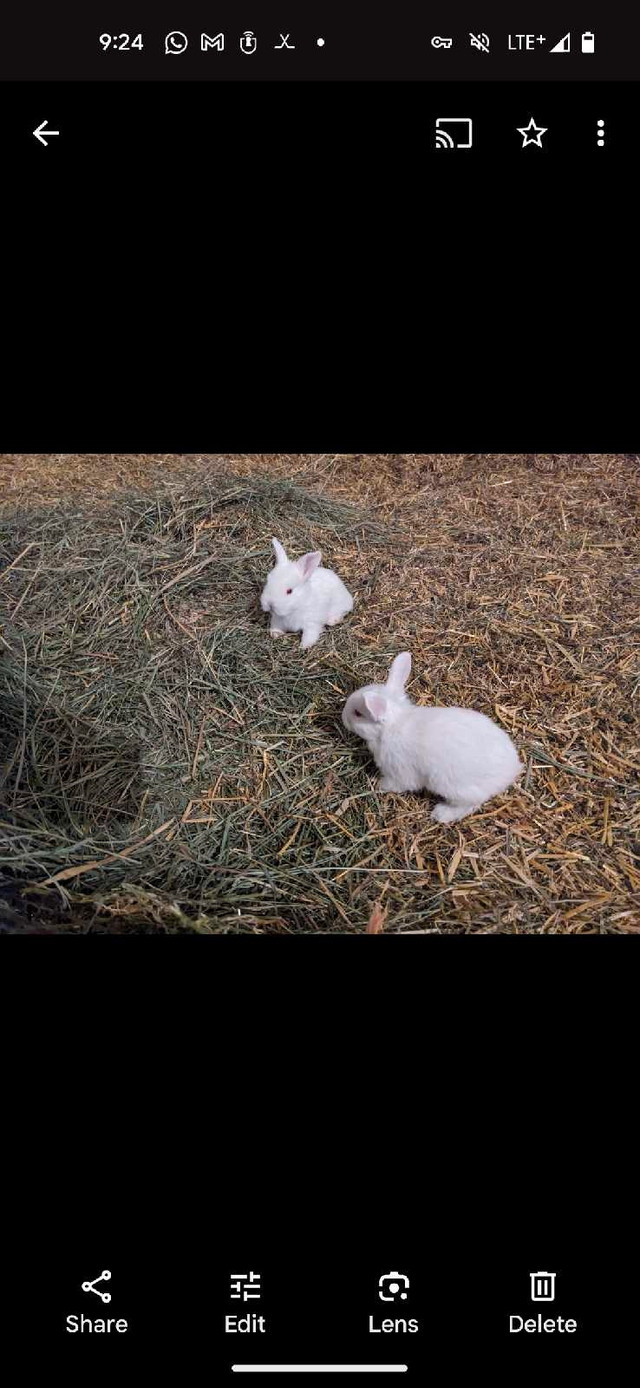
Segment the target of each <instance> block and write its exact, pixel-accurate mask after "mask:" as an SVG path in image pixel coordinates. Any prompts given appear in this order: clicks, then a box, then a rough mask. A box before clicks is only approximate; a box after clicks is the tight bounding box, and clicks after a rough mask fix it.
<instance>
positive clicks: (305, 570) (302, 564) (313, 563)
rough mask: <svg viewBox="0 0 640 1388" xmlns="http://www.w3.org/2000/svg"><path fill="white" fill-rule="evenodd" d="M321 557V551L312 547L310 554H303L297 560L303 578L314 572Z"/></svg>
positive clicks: (309, 576)
mask: <svg viewBox="0 0 640 1388" xmlns="http://www.w3.org/2000/svg"><path fill="white" fill-rule="evenodd" d="M321 559H322V553H321V551H320V550H319V549H314V550H313V551H312V552H311V553H310V554H303V556H302V558H301V559H299V560H298V568H299V569H300V570H301V572H302V577H303V578H304V579H305V580H306V579H307V578H311V575H312V573H315V571H316V569H317V567H318V564H319V563H320V560H321Z"/></svg>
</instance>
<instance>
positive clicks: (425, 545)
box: [0, 455, 640, 934]
mask: <svg viewBox="0 0 640 1388" xmlns="http://www.w3.org/2000/svg"><path fill="white" fill-rule="evenodd" d="M91 477H93V478H95V479H98V478H99V479H100V480H99V486H98V487H96V488H93V487H92V488H91V491H90V490H89V486H88V485H87V484H89V485H90V483H91ZM3 479H4V480H5V481H7V482H8V483H9V485H8V486H5V487H4V496H5V503H4V505H3V507H2V509H1V511H0V717H1V723H0V766H1V767H2V791H1V805H0V820H1V823H0V922H2V924H3V925H4V927H5V928H8V929H14V930H22V929H24V930H33V929H41V930H48V929H52V930H60V929H66V930H77V931H82V930H89V929H90V930H109V931H120V932H127V931H141V930H147V931H158V930H163V931H195V932H202V933H220V932H252V933H289V934H295V933H299V932H311V931H330V932H336V933H339V932H349V933H351V932H354V933H371V934H389V933H398V932H400V933H410V932H429V933H449V932H470V933H491V932H510V933H531V932H534V933H535V932H571V933H577V932H580V933H584V932H593V931H598V932H601V931H610V932H615V933H620V932H630V931H636V930H638V929H640V855H639V850H638V826H639V825H640V794H639V791H640V778H639V771H640V731H639V722H638V717H637V698H638V689H639V687H640V620H639V613H640V601H639V596H640V585H639V581H638V558H639V552H638V543H637V501H638V469H637V459H635V458H631V457H628V456H598V457H588V456H576V457H561V458H551V457H533V456H506V455H505V456H500V457H496V456H477V455H476V456H475V457H457V456H456V457H449V456H446V455H398V456H391V455H376V456H372V455H342V456H338V457H333V456H324V455H323V456H318V455H310V456H306V457H304V456H301V455H287V456H283V455H277V456H274V455H254V456H252V457H246V456H245V457H242V456H239V457H235V458H230V459H225V460H222V459H219V458H178V457H156V456H154V457H151V458H139V457H136V458H130V459H128V458H126V457H118V458H104V459H100V460H97V459H95V458H93V459H92V458H86V459H79V458H78V459H76V458H74V459H69V458H64V457H56V458H50V459H43V458H40V459H34V458H30V457H25V458H22V457H5V458H4V459H3V460H0V481H2V480H3ZM65 479H66V485H65ZM34 482H35V483H37V485H34ZM272 534H277V535H278V536H280V538H281V539H282V540H283V542H284V543H285V545H286V546H287V548H288V549H291V551H292V552H294V553H295V552H300V551H302V550H303V549H305V548H316V547H321V548H322V549H323V551H324V555H325V559H326V561H327V562H329V563H331V564H333V565H335V567H336V568H337V569H338V571H339V572H340V574H341V576H342V577H343V578H344V579H345V581H346V582H347V584H348V585H349V586H350V587H351V589H352V591H353V592H354V593H355V595H356V608H355V611H354V613H353V614H352V616H351V617H350V618H348V619H347V620H346V621H345V622H344V623H343V624H341V625H340V626H339V627H337V628H334V629H332V630H331V631H327V632H325V634H324V636H323V637H322V640H321V641H320V642H319V644H318V645H317V646H315V647H313V648H312V649H311V650H310V651H308V652H304V653H303V652H301V651H300V649H299V639H298V638H296V637H289V638H287V640H280V641H277V642H274V641H272V640H270V639H269V637H268V634H267V631H266V619H265V617H264V615H263V614H262V613H261V611H260V608H259V604H258V597H259V592H260V588H261V586H262V583H263V581H264V577H265V573H266V571H267V568H268V567H269V565H270V563H271V554H270V545H269V540H270V536H271V535H272ZM404 648H407V649H410V650H411V651H412V654H413V657H414V678H413V680H412V684H411V687H410V692H411V694H412V697H413V698H414V699H416V700H418V701H419V702H423V703H426V702H438V703H452V704H453V703H459V704H463V705H468V706H472V707H475V708H478V709H480V710H482V711H483V712H485V713H488V714H489V715H490V716H491V717H493V718H495V719H497V720H498V721H499V722H501V723H502V724H503V725H504V726H505V727H506V728H507V729H508V731H509V732H510V733H511V734H512V736H513V737H514V738H515V740H516V742H517V743H518V745H519V747H520V748H521V751H522V755H523V759H524V761H525V763H526V773H525V775H524V777H523V778H522V781H521V783H520V785H519V787H518V788H517V789H516V790H514V791H513V792H510V793H508V794H506V795H505V796H502V797H499V798H498V799H497V800H496V801H493V802H491V803H490V804H488V805H486V806H485V807H483V809H482V810H481V811H480V812H479V813H478V814H476V815H474V816H473V817H471V818H470V819H468V820H465V821H463V822H462V823H461V824H460V825H458V826H450V827H449V828H445V827H443V826H440V825H435V824H432V823H431V821H430V820H429V814H428V811H429V801H428V799H427V798H424V797H417V796H380V795H379V794H378V793H377V791H376V786H375V780H376V776H375V768H374V767H373V766H372V764H371V762H370V760H369V758H368V755H367V752H366V749H365V748H364V746H363V745H361V744H358V743H356V741H355V739H351V738H349V736H348V735H347V734H346V733H345V731H344V729H343V728H342V724H341V722H340V712H341V708H342V704H343V702H344V699H345V698H346V696H347V694H348V693H349V692H350V691H351V689H353V688H354V687H355V686H356V685H359V684H362V683H365V682H367V681H369V680H372V679H382V678H384V675H385V673H386V669H387V667H388V664H389V662H390V660H391V659H392V657H393V655H395V654H396V653H397V652H398V651H399V650H402V649H404Z"/></svg>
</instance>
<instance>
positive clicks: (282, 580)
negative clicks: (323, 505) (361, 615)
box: [260, 539, 353, 651]
mask: <svg viewBox="0 0 640 1388" xmlns="http://www.w3.org/2000/svg"><path fill="white" fill-rule="evenodd" d="M271 543H272V545H273V548H274V550H275V555H276V562H275V566H274V568H273V569H272V570H271V572H270V574H269V576H268V578H267V581H266V583H265V585H264V588H263V590H262V594H261V597H260V606H261V607H262V610H263V612H270V613H271V626H270V627H269V635H270V636H283V635H284V633H285V632H287V631H301V632H302V641H301V642H300V645H301V647H302V650H303V651H305V650H307V648H308V647H309V646H315V643H316V641H317V640H318V637H319V636H320V635H321V633H322V631H323V630H324V628H325V627H334V626H336V625H337V623H338V622H339V621H340V620H341V619H342V617H344V616H346V613H347V612H350V611H351V609H352V607H353V598H352V596H351V594H350V592H349V591H348V589H347V588H345V586H344V583H343V582H342V579H340V578H338V575H337V574H335V573H334V572H333V569H321V568H320V567H319V565H320V560H321V559H322V554H321V553H320V550H319V549H317V550H314V551H313V553H311V554H303V555H302V558H301V559H287V556H286V554H285V551H284V548H283V546H282V545H281V544H280V541H279V540H275V539H274V540H272V541H271Z"/></svg>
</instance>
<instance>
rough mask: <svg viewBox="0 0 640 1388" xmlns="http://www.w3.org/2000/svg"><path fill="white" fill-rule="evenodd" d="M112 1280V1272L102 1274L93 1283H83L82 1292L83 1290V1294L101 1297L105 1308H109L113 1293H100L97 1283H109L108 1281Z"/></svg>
mask: <svg viewBox="0 0 640 1388" xmlns="http://www.w3.org/2000/svg"><path fill="white" fill-rule="evenodd" d="M110 1278H111V1273H110V1272H101V1273H100V1276H99V1277H95V1278H94V1280H93V1282H83V1283H82V1290H83V1292H94V1293H95V1295H96V1296H99V1297H100V1300H101V1301H103V1302H104V1304H105V1306H107V1305H108V1303H109V1302H110V1301H111V1293H110V1292H99V1291H98V1289H97V1286H96V1283H97V1282H108V1281H109V1280H110Z"/></svg>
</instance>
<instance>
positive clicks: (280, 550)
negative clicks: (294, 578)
mask: <svg viewBox="0 0 640 1388" xmlns="http://www.w3.org/2000/svg"><path fill="white" fill-rule="evenodd" d="M271 543H272V545H273V548H274V551H275V556H276V563H277V564H286V562H287V556H286V552H285V548H284V545H281V544H280V541H279V540H276V538H275V536H274V537H273V539H272V541H271Z"/></svg>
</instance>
